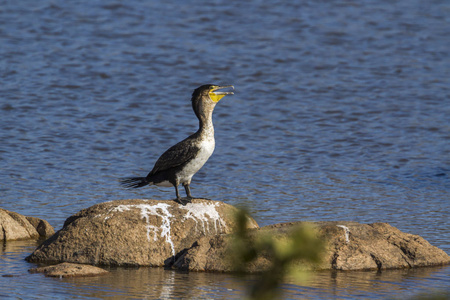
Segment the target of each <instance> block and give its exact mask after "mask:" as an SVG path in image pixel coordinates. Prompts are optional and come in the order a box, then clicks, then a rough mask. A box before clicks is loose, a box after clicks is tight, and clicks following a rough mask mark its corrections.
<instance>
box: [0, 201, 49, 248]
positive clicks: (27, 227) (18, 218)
mask: <svg viewBox="0 0 450 300" xmlns="http://www.w3.org/2000/svg"><path fill="white" fill-rule="evenodd" d="M0 232H1V234H0V240H3V241H12V240H24V239H37V238H40V237H48V236H51V235H52V234H54V233H55V231H54V229H53V227H52V226H51V225H50V224H49V223H48V222H47V221H45V220H41V219H38V218H35V217H26V216H23V215H21V214H18V213H16V212H12V211H8V210H6V209H2V208H0Z"/></svg>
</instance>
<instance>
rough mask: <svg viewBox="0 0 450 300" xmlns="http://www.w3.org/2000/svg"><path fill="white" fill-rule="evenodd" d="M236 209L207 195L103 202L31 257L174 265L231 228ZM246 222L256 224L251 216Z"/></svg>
mask: <svg viewBox="0 0 450 300" xmlns="http://www.w3.org/2000/svg"><path fill="white" fill-rule="evenodd" d="M236 211H237V209H236V208H235V207H233V206H231V205H229V204H225V203H223V202H219V201H211V200H205V199H194V200H192V203H189V204H187V205H186V206H183V205H180V204H178V203H176V202H174V201H172V200H170V201H159V200H121V201H112V202H105V203H100V204H97V205H94V206H92V207H89V208H87V209H84V210H81V211H80V212H78V213H77V214H75V215H73V216H71V217H69V218H68V219H67V220H66V222H65V223H64V226H63V228H62V229H61V230H59V231H58V232H57V233H56V234H55V235H53V236H52V237H51V238H50V239H48V240H47V241H45V242H44V243H43V244H42V245H41V246H39V247H38V248H37V249H36V250H35V251H34V252H33V253H32V254H31V255H30V256H29V257H27V261H30V262H45V263H56V262H72V263H81V264H93V265H110V266H127V265H128V266H164V265H170V264H171V263H173V261H174V260H175V257H176V256H177V254H178V253H179V252H182V250H184V249H186V248H190V247H191V246H192V245H193V243H194V242H196V241H197V240H198V239H200V238H201V237H204V236H213V235H218V234H225V233H230V232H232V230H233V227H234V226H235V224H234V222H235V218H234V215H235V212H236ZM248 224H249V227H250V228H257V227H258V224H257V223H256V222H255V221H254V220H253V219H250V218H249V222H248Z"/></svg>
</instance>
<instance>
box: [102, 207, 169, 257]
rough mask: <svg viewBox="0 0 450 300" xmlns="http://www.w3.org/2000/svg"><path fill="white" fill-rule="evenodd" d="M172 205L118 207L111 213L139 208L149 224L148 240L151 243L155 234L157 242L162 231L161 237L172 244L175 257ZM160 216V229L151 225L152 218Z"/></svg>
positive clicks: (154, 238)
mask: <svg viewBox="0 0 450 300" xmlns="http://www.w3.org/2000/svg"><path fill="white" fill-rule="evenodd" d="M169 207H170V205H169V204H166V203H158V204H156V205H149V204H129V205H118V206H116V207H114V208H112V209H111V210H110V211H109V212H113V211H114V212H115V211H117V212H124V211H127V210H130V209H132V208H137V209H140V210H141V216H142V218H143V219H145V222H146V223H147V225H146V228H147V239H148V241H150V234H151V233H152V232H153V240H154V241H156V240H157V232H158V231H161V234H160V236H161V237H165V238H166V242H167V243H169V244H170V247H171V248H172V254H173V256H175V246H174V244H173V241H172V236H171V232H170V230H171V227H170V219H169V218H170V217H173V216H172V214H171V213H170V212H169V209H168V208H169ZM151 215H153V216H158V217H160V218H161V219H162V224H161V226H160V227H157V226H154V225H151V224H150V216H151Z"/></svg>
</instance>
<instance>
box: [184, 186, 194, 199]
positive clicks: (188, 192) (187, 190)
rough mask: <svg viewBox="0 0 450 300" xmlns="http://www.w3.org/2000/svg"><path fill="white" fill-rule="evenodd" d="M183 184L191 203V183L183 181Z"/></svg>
mask: <svg viewBox="0 0 450 300" xmlns="http://www.w3.org/2000/svg"><path fill="white" fill-rule="evenodd" d="M183 186H184V190H185V191H186V195H187V199H186V202H187V203H191V200H192V195H191V188H190V187H189V183H183Z"/></svg>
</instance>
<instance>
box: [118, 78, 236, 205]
mask: <svg viewBox="0 0 450 300" xmlns="http://www.w3.org/2000/svg"><path fill="white" fill-rule="evenodd" d="M224 88H232V89H233V90H234V87H233V86H232V85H226V86H218V85H213V84H206V85H202V86H200V87H199V88H197V89H195V90H194V92H193V93H192V99H191V101H192V108H193V110H194V112H195V115H196V116H197V118H198V120H199V122H200V124H199V129H198V130H197V132H196V133H194V134H193V135H191V136H189V137H188V138H186V139H184V140H182V141H181V142H179V143H177V144H175V145H174V146H172V147H170V148H169V149H168V150H167V151H166V152H164V153H163V155H161V157H160V158H159V159H158V160H157V161H156V163H155V166H154V167H153V169H152V170H151V171H150V173H148V175H147V177H131V178H124V179H122V180H121V183H122V184H123V185H124V186H125V187H128V188H139V187H143V186H146V185H158V186H174V187H175V193H176V197H177V198H176V199H175V201H176V202H178V203H180V204H183V205H186V203H188V202H191V199H192V195H191V190H190V188H189V185H190V184H191V179H192V176H194V174H195V173H197V172H198V170H200V168H201V167H202V166H203V165H204V164H205V163H206V161H207V160H208V158H209V157H210V156H211V154H212V153H213V151H214V147H215V141H214V126H213V122H212V113H213V110H214V107H215V106H216V104H217V102H219V100H220V99H222V98H223V97H224V96H226V95H232V94H234V93H233V92H220V91H219V90H221V89H224ZM180 184H182V185H183V186H184V189H185V190H186V195H187V199H186V201H185V202H183V201H182V198H181V197H180V193H179V192H178V185H180Z"/></svg>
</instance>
